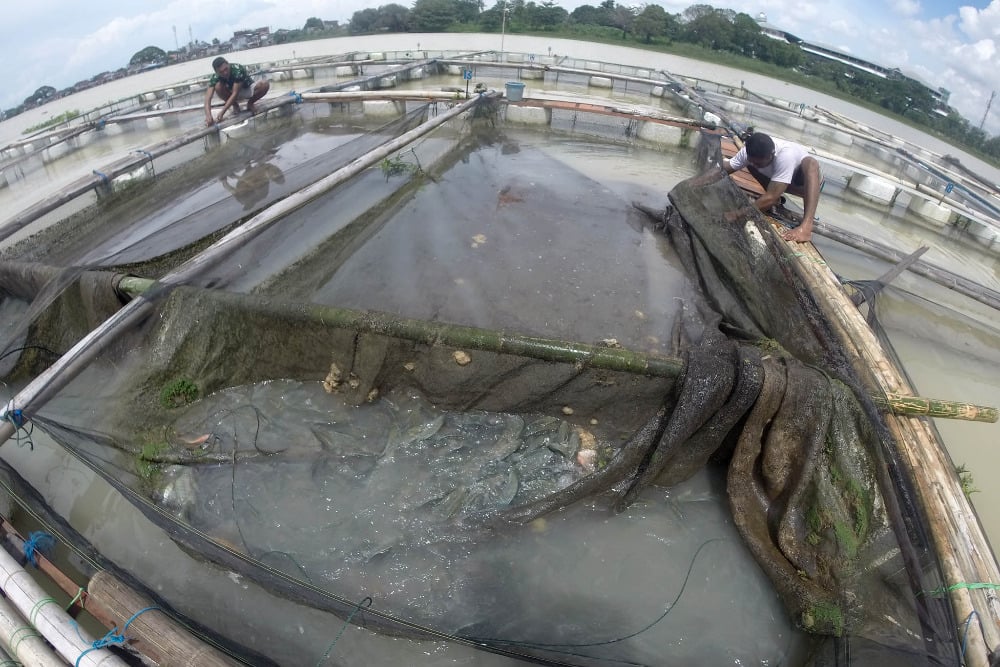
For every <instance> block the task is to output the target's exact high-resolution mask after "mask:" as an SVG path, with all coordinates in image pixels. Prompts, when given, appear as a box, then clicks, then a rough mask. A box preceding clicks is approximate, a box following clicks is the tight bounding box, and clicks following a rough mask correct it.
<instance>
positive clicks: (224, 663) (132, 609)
mask: <svg viewBox="0 0 1000 667" xmlns="http://www.w3.org/2000/svg"><path fill="white" fill-rule="evenodd" d="M87 593H88V594H89V598H88V600H89V603H98V604H100V605H101V606H103V607H104V608H105V609H108V610H109V611H110V613H111V615H112V618H114V620H115V625H116V626H117V627H119V628H121V627H124V625H125V623H126V622H128V621H129V619H132V618H134V620H133V621H132V622H131V624H129V626H128V633H129V636H130V637H135V638H136V639H138V640H140V641H141V643H142V646H143V647H144V650H143V653H144V654H146V655H148V656H150V657H151V658H153V660H154V662H155V663H156V664H157V665H165V666H166V665H169V666H180V665H190V666H191V667H235V665H236V664H237V663H236V662H234V661H233V660H231V659H230V658H229V657H227V656H226V655H224V654H223V653H222V652H220V651H218V650H216V649H215V648H213V647H211V646H209V645H208V644H205V643H204V642H202V641H200V640H198V639H196V638H195V637H194V636H192V635H191V634H190V633H188V632H187V631H186V630H184V629H183V628H181V627H180V626H178V625H177V624H176V623H175V622H174V621H173V619H171V618H170V617H169V616H167V615H166V614H164V613H163V612H162V611H160V610H159V609H152V607H153V606H154V603H153V601H152V600H150V599H148V598H146V597H145V596H143V595H141V594H139V593H138V592H136V591H134V590H132V589H131V588H129V587H128V586H126V585H125V584H124V583H122V582H121V581H120V580H118V579H117V578H115V577H114V576H112V575H111V574H109V573H107V572H98V573H97V574H95V575H94V576H93V577H91V579H90V583H89V584H88V585H87ZM143 609H147V610H148V611H145V612H143V613H142V614H141V615H139V616H134V615H135V614H136V613H137V612H139V611H141V610H143Z"/></svg>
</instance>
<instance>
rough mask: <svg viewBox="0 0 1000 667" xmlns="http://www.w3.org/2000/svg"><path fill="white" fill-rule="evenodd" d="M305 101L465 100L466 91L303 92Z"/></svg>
mask: <svg viewBox="0 0 1000 667" xmlns="http://www.w3.org/2000/svg"><path fill="white" fill-rule="evenodd" d="M301 97H302V101H303V102H351V101H358V100H464V99H466V95H465V93H464V92H461V93H460V92H456V91H446V90H354V91H349V92H337V93H302V94H301Z"/></svg>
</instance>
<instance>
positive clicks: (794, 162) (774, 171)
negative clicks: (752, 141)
mask: <svg viewBox="0 0 1000 667" xmlns="http://www.w3.org/2000/svg"><path fill="white" fill-rule="evenodd" d="M771 139H772V140H773V141H774V160H772V161H771V164H769V165H767V166H766V167H760V168H759V169H757V171H759V172H760V173H761V174H763V175H764V176H767V177H768V178H770V179H771V180H772V181H774V182H776V183H787V184H791V182H792V174H794V173H795V170H796V169H798V168H799V165H800V164H802V160H804V159H805V158H807V157H809V151H807V150H806V149H805V148H804V147H802V146H800V145H799V144H796V143H793V142H791V141H785V140H784V139H777V138H775V137H771ZM748 164H749V162H748V160H747V147H746V146H743V148H741V149H740V150H739V151H738V152H737V153H736V155H734V156H733V157H732V158H731V159H730V160H729V166H730V167H731V168H732V169H733V171H739V170H740V169H742V168H743V167H745V166H747V165H748Z"/></svg>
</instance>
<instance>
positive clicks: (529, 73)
mask: <svg viewBox="0 0 1000 667" xmlns="http://www.w3.org/2000/svg"><path fill="white" fill-rule="evenodd" d="M520 74H521V78H522V79H532V80H537V79H544V78H545V70H541V69H523V70H521V71H520Z"/></svg>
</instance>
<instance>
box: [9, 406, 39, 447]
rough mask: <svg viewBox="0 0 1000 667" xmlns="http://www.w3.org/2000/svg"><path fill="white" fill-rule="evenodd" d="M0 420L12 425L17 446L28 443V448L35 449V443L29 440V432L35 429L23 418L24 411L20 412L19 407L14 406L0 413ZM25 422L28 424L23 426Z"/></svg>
mask: <svg viewBox="0 0 1000 667" xmlns="http://www.w3.org/2000/svg"><path fill="white" fill-rule="evenodd" d="M0 420H2V421H9V422H10V423H11V424H13V425H14V432H15V433H16V434H17V446H18V447H24V446H25V445H28V449H30V450H31V451H35V443H33V442H32V441H31V433H32V431H34V430H35V425H34V424H32V423H31V422H28V421H26V420H25V418H24V413H23V412H21V410H20V408H14V409H13V410H8V411H7V412H5V413H3V414H0ZM25 424H28V426H25Z"/></svg>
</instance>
